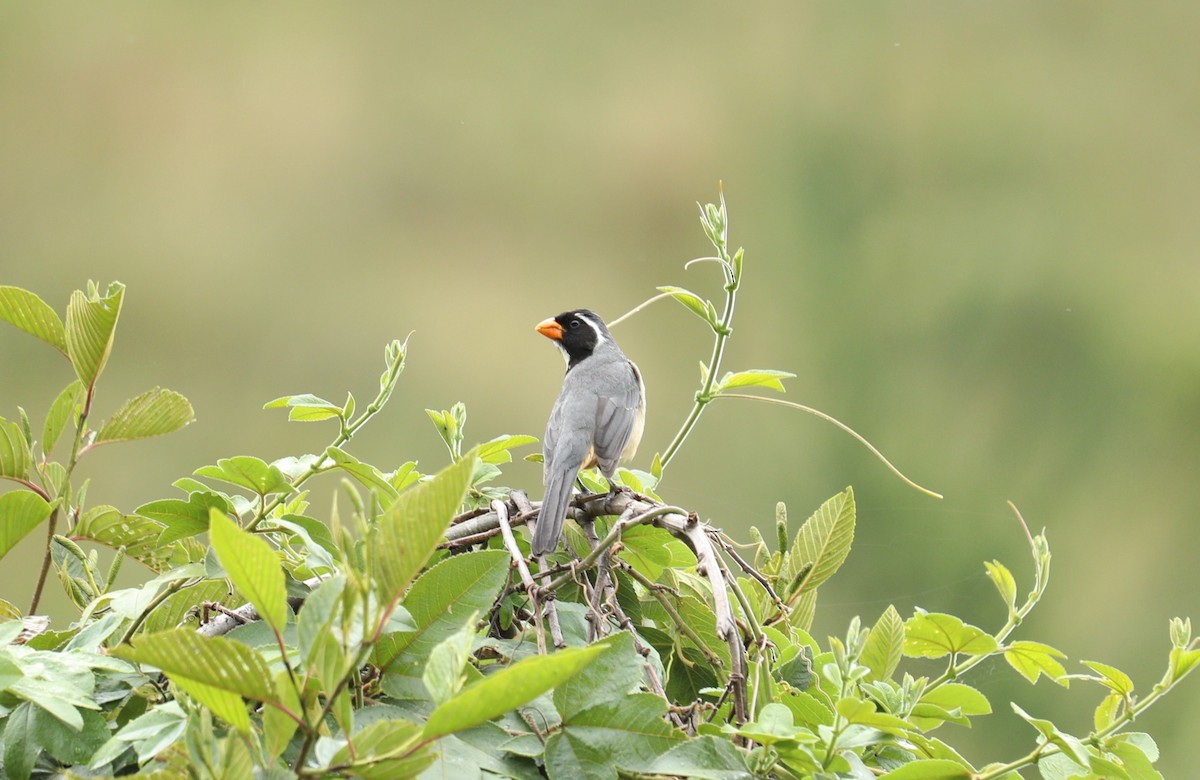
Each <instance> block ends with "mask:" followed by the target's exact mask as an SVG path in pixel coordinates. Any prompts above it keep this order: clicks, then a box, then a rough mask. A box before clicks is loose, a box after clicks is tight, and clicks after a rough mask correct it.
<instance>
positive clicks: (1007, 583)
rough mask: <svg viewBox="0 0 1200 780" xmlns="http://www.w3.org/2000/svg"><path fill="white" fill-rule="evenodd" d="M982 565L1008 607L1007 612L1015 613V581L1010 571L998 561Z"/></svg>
mask: <svg viewBox="0 0 1200 780" xmlns="http://www.w3.org/2000/svg"><path fill="white" fill-rule="evenodd" d="M983 565H984V567H985V568H987V575H988V578H989V579H991V581H992V584H994V585H995V586H996V590H998V591H1000V598H1002V599H1004V604H1005V606H1007V607H1008V614H1009V615H1014V614H1016V611H1017V581H1016V579H1014V578H1013V575H1012V572H1010V571H1009V570H1008V568H1007V567H1006V566H1005V565H1004V564H1002V563H1000V561H991V562H990V563H988V562H985V563H984V564H983Z"/></svg>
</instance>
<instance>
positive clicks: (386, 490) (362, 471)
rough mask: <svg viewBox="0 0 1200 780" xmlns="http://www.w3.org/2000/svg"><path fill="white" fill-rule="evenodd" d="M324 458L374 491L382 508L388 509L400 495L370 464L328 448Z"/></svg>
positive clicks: (343, 451)
mask: <svg viewBox="0 0 1200 780" xmlns="http://www.w3.org/2000/svg"><path fill="white" fill-rule="evenodd" d="M325 456H326V457H327V458H329V459H330V460H331V461H333V465H334V466H335V467H336V468H339V469H341V470H342V471H344V472H346V473H347V474H349V475H350V476H352V477H354V478H355V479H356V480H358V481H359V482H360V483H362V485H363V486H364V487H366V488H368V489H370V490H373V491H375V494H376V495H377V496H379V501H380V503H381V504H382V506H383V507H385V508H386V507H390V506H391V504H392V502H393V501H395V500H396V497H397V496H398V495H400V491H399V490H397V489H396V488H395V487H394V486H393V485H392V483H391V481H390V480H389V479H388V478H387V475H385V474H384V473H383V472H381V471H380V470H379V469H377V468H375V467H374V466H372V465H371V464H369V463H363V462H362V461H360V460H359V459H358V458H356V457H354V456H353V455H351V454H350V453H348V452H346V451H345V450H341V449H338V448H337V447H330V448H329V449H327V450H325Z"/></svg>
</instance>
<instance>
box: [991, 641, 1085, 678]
mask: <svg viewBox="0 0 1200 780" xmlns="http://www.w3.org/2000/svg"><path fill="white" fill-rule="evenodd" d="M1066 657H1067V656H1066V654H1064V653H1063V652H1061V651H1059V650H1056V649H1054V648H1053V647H1050V646H1049V645H1044V644H1042V643H1041V642H1028V641H1020V642H1013V643H1012V644H1011V645H1009V646H1008V647H1006V648H1005V649H1004V660H1006V661H1008V664H1009V666H1011V667H1012V668H1014V669H1016V670H1017V671H1018V672H1020V673H1021V675H1022V676H1023V677H1025V679H1026V680H1029V682H1031V683H1035V682H1037V680H1038V677H1039V676H1040V675H1043V674H1044V675H1046V676H1047V677H1049V678H1050V679H1051V680H1053V681H1054V682H1056V683H1058V684H1059V685H1061V686H1062V687H1064V688H1067V687H1069V686H1070V684H1071V680H1070V678H1069V677H1067V670H1066V669H1064V668H1063V665H1062V664H1061V663H1059V662H1058V659H1059V658H1066Z"/></svg>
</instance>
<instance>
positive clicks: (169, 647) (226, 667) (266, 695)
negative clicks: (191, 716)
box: [110, 628, 280, 731]
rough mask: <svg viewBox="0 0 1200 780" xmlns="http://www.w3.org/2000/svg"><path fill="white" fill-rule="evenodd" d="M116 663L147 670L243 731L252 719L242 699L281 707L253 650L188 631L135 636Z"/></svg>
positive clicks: (119, 652) (118, 652)
mask: <svg viewBox="0 0 1200 780" xmlns="http://www.w3.org/2000/svg"><path fill="white" fill-rule="evenodd" d="M110 652H111V654H112V655H115V656H117V657H118V658H124V659H126V660H129V661H134V662H136V663H140V664H148V665H150V666H154V667H157V668H159V669H161V670H162V671H163V672H165V673H166V674H167V675H168V676H169V677H170V678H171V679H172V680H173V681H174V682H175V683H176V684H177V685H179V686H180V687H181V688H183V689H184V690H185V691H187V692H188V693H189V694H191V695H192V696H193V697H195V698H196V699H197V700H199V701H200V703H202V704H204V705H205V706H207V707H209V708H210V709H212V710H213V712H214V713H215V714H217V715H218V716H219V717H221V718H222V719H224V720H225V721H226V722H228V723H229V724H230V725H232V726H234V727H235V728H237V729H239V730H241V731H248V730H249V728H250V719H249V716H248V715H247V714H246V708H245V705H243V704H242V701H241V699H242V698H246V699H253V700H254V701H261V702H265V703H272V704H276V705H278V704H279V703H280V702H279V700H278V698H277V694H276V692H275V685H274V683H273V678H272V676H271V672H270V669H269V668H268V667H267V665H266V662H265V661H263V659H262V657H261V656H259V655H258V653H256V652H255V651H254V650H252V649H251V648H249V647H247V646H246V645H243V644H241V643H239V642H234V641H232V640H229V639H225V638H224V637H205V636H201V635H200V634H197V633H196V632H195V631H193V630H191V629H187V628H178V629H175V630H173V631H163V632H162V633H158V634H144V635H141V636H137V637H135V638H134V640H133V644H132V646H131V645H121V646H120V647H117V648H115V649H113V650H111V651H110Z"/></svg>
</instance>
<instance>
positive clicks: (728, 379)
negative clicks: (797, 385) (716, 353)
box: [714, 368, 796, 393]
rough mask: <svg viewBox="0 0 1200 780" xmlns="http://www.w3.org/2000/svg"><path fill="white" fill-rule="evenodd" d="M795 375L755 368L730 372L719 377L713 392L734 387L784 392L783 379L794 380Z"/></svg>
mask: <svg viewBox="0 0 1200 780" xmlns="http://www.w3.org/2000/svg"><path fill="white" fill-rule="evenodd" d="M795 377H796V375H795V374H793V373H790V372H788V371H775V370H774V369H769V368H756V369H752V370H750V371H738V372H737V373H734V372H732V371H730V372H729V373H727V374H725V376H723V377H721V381H720V382H718V383H717V387H716V390H715V391H714V392H717V393H721V392H724V391H726V390H732V389H733V388H735V387H766V388H769V389H771V390H778V391H779V392H781V393H783V392H786V391H785V390H784V387H783V381H782V380H784V379H794V378H795Z"/></svg>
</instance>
